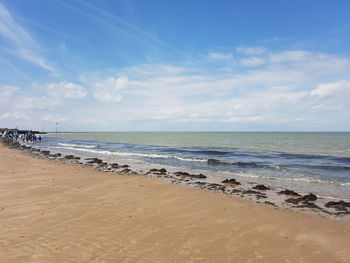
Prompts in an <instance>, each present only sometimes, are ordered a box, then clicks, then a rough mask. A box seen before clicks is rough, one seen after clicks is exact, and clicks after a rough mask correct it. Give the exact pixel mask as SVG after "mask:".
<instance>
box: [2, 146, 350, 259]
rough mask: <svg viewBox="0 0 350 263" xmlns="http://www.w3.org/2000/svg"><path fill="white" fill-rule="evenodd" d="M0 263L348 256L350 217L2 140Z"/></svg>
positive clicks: (346, 257) (340, 257)
mask: <svg viewBox="0 0 350 263" xmlns="http://www.w3.org/2000/svg"><path fill="white" fill-rule="evenodd" d="M0 160H1V162H0V255H1V256H0V262H350V251H349V249H348V245H349V244H350V223H349V222H346V221H336V220H332V219H327V218H322V217H318V216H314V215H305V214H298V213H295V212H290V211H283V210H280V209H277V208H274V207H271V206H268V205H263V204H253V203H251V202H248V201H245V200H239V199H235V198H233V197H228V196H224V195H220V194H217V193H212V192H208V191H204V190H200V189H194V188H185V187H181V186H177V185H172V184H167V183H165V182H162V181H160V180H157V179H154V178H145V177H141V176H126V175H118V174H112V173H110V174H108V173H101V172H98V171H95V170H93V169H92V168H90V167H82V166H80V165H75V164H68V163H62V162H59V161H49V160H41V159H37V158H33V157H31V156H29V155H26V154H24V153H23V152H20V151H17V150H13V149H8V148H6V147H4V146H0Z"/></svg>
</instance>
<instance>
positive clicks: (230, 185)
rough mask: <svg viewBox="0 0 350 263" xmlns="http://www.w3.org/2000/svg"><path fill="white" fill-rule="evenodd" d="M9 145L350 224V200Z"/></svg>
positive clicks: (196, 172)
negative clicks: (349, 222)
mask: <svg viewBox="0 0 350 263" xmlns="http://www.w3.org/2000/svg"><path fill="white" fill-rule="evenodd" d="M7 145H8V146H10V147H12V148H15V149H19V150H22V151H24V152H25V153H28V154H30V155H32V156H34V157H39V158H42V159H49V160H58V161H63V162H69V163H76V164H79V165H83V166H91V167H93V168H94V169H96V170H98V171H101V172H106V173H119V174H125V175H137V176H145V177H153V178H157V179H160V180H162V181H165V182H167V183H171V184H177V185H181V186H184V187H190V188H199V189H202V190H208V191H213V192H216V193H220V194H224V195H227V196H230V197H233V198H239V199H244V200H248V201H250V202H253V203H263V204H266V205H270V206H274V207H277V208H279V209H282V210H291V211H294V212H298V213H299V212H300V213H304V214H316V215H318V216H322V217H329V218H333V219H336V220H345V221H350V200H347V199H335V198H326V197H321V196H317V195H315V194H313V193H301V192H296V191H295V190H294V189H285V188H278V187H271V186H269V185H263V184H259V183H256V182H252V181H250V182H247V181H246V182H244V181H237V179H236V178H237V177H238V176H237V177H236V178H235V179H234V178H230V179H227V178H223V177H217V176H211V175H208V174H203V173H204V172H203V171H201V170H185V171H179V170H178V168H175V167H174V169H170V170H169V167H167V169H168V170H166V169H165V168H164V166H162V165H152V166H151V165H147V168H146V170H142V169H141V170H140V169H139V170H135V167H132V166H131V164H130V165H127V164H117V163H114V162H113V163H110V162H108V161H106V160H102V159H100V158H97V157H90V158H86V157H85V159H84V157H83V156H81V157H79V156H77V155H76V154H75V155H73V154H67V153H64V152H60V151H54V153H52V152H50V151H48V150H40V149H39V148H36V147H35V144H34V145H30V146H27V145H25V144H20V143H17V142H14V143H10V144H7ZM213 161H215V160H213ZM344 200H345V201H344Z"/></svg>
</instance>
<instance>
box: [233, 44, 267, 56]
mask: <svg viewBox="0 0 350 263" xmlns="http://www.w3.org/2000/svg"><path fill="white" fill-rule="evenodd" d="M236 51H237V52H238V53H241V54H244V55H260V54H263V53H265V52H266V48H264V47H245V46H241V47H237V48H236Z"/></svg>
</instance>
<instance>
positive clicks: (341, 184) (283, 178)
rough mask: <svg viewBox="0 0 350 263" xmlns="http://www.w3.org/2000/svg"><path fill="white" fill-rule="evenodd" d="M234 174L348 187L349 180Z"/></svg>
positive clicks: (349, 185)
mask: <svg viewBox="0 0 350 263" xmlns="http://www.w3.org/2000/svg"><path fill="white" fill-rule="evenodd" d="M223 173H225V174H230V175H232V173H231V172H223ZM234 175H238V176H241V177H248V178H258V179H266V180H273V181H293V182H303V183H318V184H331V185H337V186H347V187H350V182H349V183H341V182H337V181H333V180H321V179H315V178H308V177H304V178H293V177H272V176H262V175H255V174H248V173H235V174H234Z"/></svg>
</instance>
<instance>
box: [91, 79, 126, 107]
mask: <svg viewBox="0 0 350 263" xmlns="http://www.w3.org/2000/svg"><path fill="white" fill-rule="evenodd" d="M127 86H128V78H126V77H118V78H115V77H111V78H107V79H105V80H102V81H100V82H96V83H95V84H94V87H95V92H94V98H96V99H97V100H100V101H104V102H119V101H120V100H121V98H122V96H121V94H120V93H121V90H123V89H126V88H127Z"/></svg>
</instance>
